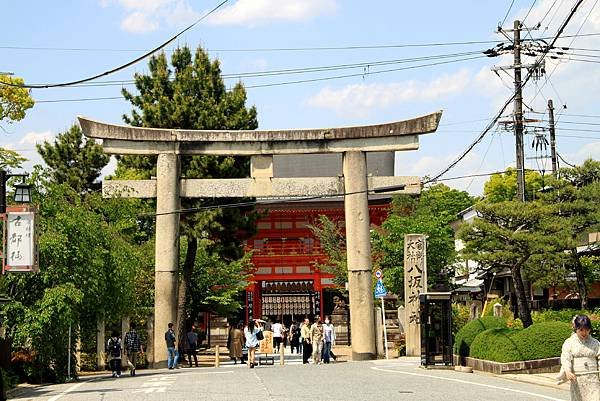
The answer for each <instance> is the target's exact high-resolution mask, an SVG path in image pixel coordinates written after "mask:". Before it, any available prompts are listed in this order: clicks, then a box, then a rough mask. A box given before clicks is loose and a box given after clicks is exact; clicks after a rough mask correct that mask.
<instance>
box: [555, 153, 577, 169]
mask: <svg viewBox="0 0 600 401" xmlns="http://www.w3.org/2000/svg"><path fill="white" fill-rule="evenodd" d="M556 155H557V156H558V158H559V159H560V160H562V161H563V163H565V164H566V165H567V166H569V167H573V168H575V167H576V166H575V165H573V164H571V163H569V162H568V161H566V160H565V159H564V158H563V157H562V155H561V154H560V153H558V152H557V153H556Z"/></svg>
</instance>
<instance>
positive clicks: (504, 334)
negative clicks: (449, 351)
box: [469, 328, 523, 362]
mask: <svg viewBox="0 0 600 401" xmlns="http://www.w3.org/2000/svg"><path fill="white" fill-rule="evenodd" d="M519 332H521V330H518V329H509V328H495V329H489V330H486V331H484V332H482V333H479V334H478V335H477V337H475V339H474V340H473V342H472V343H471V349H470V353H469V356H470V357H471V358H477V359H485V360H488V361H495V362H512V361H520V360H523V358H522V355H521V353H520V352H519V348H518V346H517V344H516V343H515V341H514V336H515V334H517V333H519Z"/></svg>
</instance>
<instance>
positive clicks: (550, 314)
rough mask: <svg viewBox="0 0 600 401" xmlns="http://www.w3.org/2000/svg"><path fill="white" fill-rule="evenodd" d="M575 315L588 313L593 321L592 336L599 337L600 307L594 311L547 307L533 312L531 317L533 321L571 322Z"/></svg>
mask: <svg viewBox="0 0 600 401" xmlns="http://www.w3.org/2000/svg"><path fill="white" fill-rule="evenodd" d="M575 315H587V316H589V318H590V320H591V321H592V332H591V333H590V334H591V335H592V337H594V338H598V336H600V309H596V310H594V311H589V310H578V309H560V310H553V309H547V310H544V311H541V312H533V313H532V314H531V318H532V319H533V323H542V322H564V323H569V324H571V321H572V320H573V316H575Z"/></svg>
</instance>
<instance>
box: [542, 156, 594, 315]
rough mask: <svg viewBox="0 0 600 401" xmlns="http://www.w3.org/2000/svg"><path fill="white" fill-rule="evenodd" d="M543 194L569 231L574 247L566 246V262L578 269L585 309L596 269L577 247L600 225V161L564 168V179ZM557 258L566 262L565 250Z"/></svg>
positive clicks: (546, 189) (581, 298)
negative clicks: (593, 270)
mask: <svg viewBox="0 0 600 401" xmlns="http://www.w3.org/2000/svg"><path fill="white" fill-rule="evenodd" d="M540 196H541V197H542V199H543V201H544V202H545V203H546V204H548V205H553V206H554V210H555V214H556V216H557V217H558V218H560V219H561V221H562V222H563V225H564V227H565V229H567V230H569V233H570V236H571V240H572V241H571V245H572V246H571V247H570V248H569V249H565V250H566V251H568V258H566V259H567V260H566V265H567V266H570V267H571V269H572V271H574V272H575V276H576V278H577V289H578V292H579V298H580V300H581V308H582V309H587V307H588V289H587V283H586V282H587V281H588V278H591V276H592V275H593V272H592V271H590V270H589V269H587V268H586V266H588V265H587V264H584V263H582V260H581V258H582V256H585V255H583V254H579V253H578V251H577V246H578V245H580V244H581V242H584V241H581V237H582V235H583V236H585V235H587V232H588V231H589V230H590V229H598V228H599V227H600V162H598V161H594V160H591V159H588V160H586V161H585V162H584V163H583V164H582V165H581V166H577V167H574V168H564V169H561V171H560V179H552V180H550V181H549V182H548V185H547V186H546V188H545V190H544V192H543V193H541V194H540ZM554 258H555V259H557V260H558V261H559V262H565V253H564V252H560V253H559V255H556V256H554ZM562 264H563V263H560V264H558V265H559V266H560V265H562ZM565 281H566V280H565Z"/></svg>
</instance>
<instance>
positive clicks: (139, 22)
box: [121, 11, 160, 33]
mask: <svg viewBox="0 0 600 401" xmlns="http://www.w3.org/2000/svg"><path fill="white" fill-rule="evenodd" d="M159 25H160V24H159V22H158V21H157V20H153V19H151V16H150V15H148V14H146V13H144V12H141V11H136V12H134V13H131V14H129V15H127V17H125V19H124V20H123V21H121V28H122V29H123V30H124V31H127V32H133V33H146V32H153V31H156V30H157V29H158V27H159Z"/></svg>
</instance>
